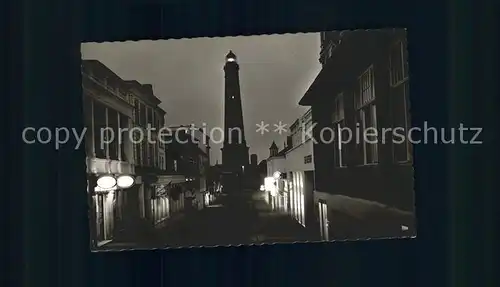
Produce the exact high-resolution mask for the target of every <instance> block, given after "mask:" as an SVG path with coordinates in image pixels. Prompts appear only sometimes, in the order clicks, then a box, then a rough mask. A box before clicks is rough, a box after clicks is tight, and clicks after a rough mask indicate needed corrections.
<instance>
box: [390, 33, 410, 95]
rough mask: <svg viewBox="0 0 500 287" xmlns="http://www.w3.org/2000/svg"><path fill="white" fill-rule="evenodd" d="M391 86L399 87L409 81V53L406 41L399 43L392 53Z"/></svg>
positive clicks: (392, 49)
mask: <svg viewBox="0 0 500 287" xmlns="http://www.w3.org/2000/svg"><path fill="white" fill-rule="evenodd" d="M389 61H390V81H391V86H397V85H399V84H401V83H402V82H405V81H406V80H407V79H408V53H407V50H406V41H405V42H403V41H398V42H397V43H396V44H394V45H393V46H392V47H391V51H390V58H389Z"/></svg>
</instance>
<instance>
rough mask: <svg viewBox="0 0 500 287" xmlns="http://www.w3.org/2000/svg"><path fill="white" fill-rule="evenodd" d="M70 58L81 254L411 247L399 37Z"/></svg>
mask: <svg viewBox="0 0 500 287" xmlns="http://www.w3.org/2000/svg"><path fill="white" fill-rule="evenodd" d="M81 57H82V62H81V76H82V92H83V95H82V98H83V107H84V112H83V114H84V122H85V129H84V130H83V131H75V130H73V131H71V132H70V133H71V134H72V135H74V136H75V137H77V139H79V141H78V143H79V144H80V143H81V145H82V146H83V145H84V146H85V151H86V164H87V171H86V172H87V190H86V193H87V199H88V205H89V216H88V217H89V225H90V231H91V232H90V238H89V242H90V246H91V249H92V251H119V250H120V251H121V250H136V249H163V248H180V247H201V246H204V247H211V246H230V245H254V244H274V243H296V242H322V241H337V240H343V241H345V240H366V239H398V238H403V237H405V238H407V237H415V236H416V220H417V218H416V216H415V208H416V207H415V204H414V174H413V149H412V144H413V143H415V141H414V140H413V138H412V135H413V134H414V133H412V127H411V107H410V101H409V83H410V81H409V74H410V73H409V67H410V66H411V64H409V63H408V53H407V40H406V30H405V29H402V28H387V29H374V30H344V31H326V32H317V33H296V34H272V35H259V36H239V37H219V38H192V39H172V40H154V41H153V40H142V41H124V42H101V43H82V45H81ZM415 134H416V133H415ZM419 143H420V142H419Z"/></svg>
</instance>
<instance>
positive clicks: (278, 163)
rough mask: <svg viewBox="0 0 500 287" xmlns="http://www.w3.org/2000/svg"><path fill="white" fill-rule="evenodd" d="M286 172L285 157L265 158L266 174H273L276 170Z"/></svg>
mask: <svg viewBox="0 0 500 287" xmlns="http://www.w3.org/2000/svg"><path fill="white" fill-rule="evenodd" d="M276 171H279V172H286V159H285V157H272V158H269V159H268V160H267V176H271V177H272V176H273V174H274V173H275V172H276Z"/></svg>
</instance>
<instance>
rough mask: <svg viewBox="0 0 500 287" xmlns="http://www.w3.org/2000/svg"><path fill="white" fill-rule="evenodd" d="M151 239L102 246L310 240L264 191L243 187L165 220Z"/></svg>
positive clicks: (179, 245)
mask: <svg viewBox="0 0 500 287" xmlns="http://www.w3.org/2000/svg"><path fill="white" fill-rule="evenodd" d="M156 233H157V234H156V236H155V237H156V238H154V239H153V238H152V241H154V242H135V243H134V244H129V243H119V242H113V243H110V244H107V245H105V246H103V247H102V249H108V250H110V249H111V250H112V249H127V248H134V246H136V247H137V248H147V246H151V247H153V246H154V247H155V248H166V247H186V246H221V245H222V246H224V245H240V244H260V243H273V242H280V243H283V242H290V243H291V242H295V241H305V240H313V239H312V238H310V237H309V236H308V232H307V230H306V229H305V228H304V227H303V226H302V225H300V224H299V223H298V222H296V221H295V220H294V219H292V218H291V217H290V216H289V215H287V214H279V213H276V212H273V211H272V210H271V207H270V206H269V205H268V204H267V203H266V202H265V200H264V197H263V193H262V192H258V191H242V192H238V193H232V194H231V193H230V194H223V195H220V196H219V198H218V199H217V200H216V201H215V202H213V203H212V205H210V206H208V207H206V208H204V209H202V210H199V211H193V212H191V213H187V214H186V215H184V216H183V217H182V218H180V219H178V220H176V221H174V222H167V223H166V224H165V227H163V228H159V229H158V230H157V231H156Z"/></svg>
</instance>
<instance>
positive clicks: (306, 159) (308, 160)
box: [304, 155, 312, 164]
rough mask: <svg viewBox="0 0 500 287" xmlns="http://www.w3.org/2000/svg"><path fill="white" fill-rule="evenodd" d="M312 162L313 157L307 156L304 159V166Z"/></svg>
mask: <svg viewBox="0 0 500 287" xmlns="http://www.w3.org/2000/svg"><path fill="white" fill-rule="evenodd" d="M311 162H312V155H307V156H305V157H304V164H308V163H311Z"/></svg>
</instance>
